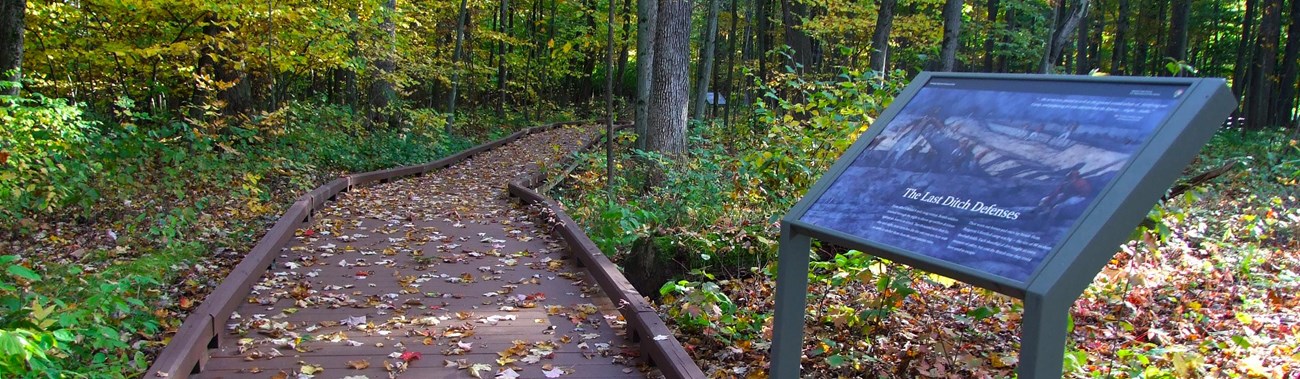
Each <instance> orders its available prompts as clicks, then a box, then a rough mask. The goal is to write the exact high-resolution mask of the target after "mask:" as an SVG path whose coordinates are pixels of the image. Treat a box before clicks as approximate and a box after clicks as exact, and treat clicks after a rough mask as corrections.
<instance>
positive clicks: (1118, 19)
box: [1110, 0, 1129, 75]
mask: <svg viewBox="0 0 1300 379" xmlns="http://www.w3.org/2000/svg"><path fill="white" fill-rule="evenodd" d="M1128 2H1129V0H1119V13H1117V14H1116V16H1115V40H1114V41H1115V42H1114V47H1112V48H1111V56H1110V71H1111V72H1112V73H1115V74H1119V75H1123V74H1124V71H1125V70H1124V66H1125V64H1126V63H1128V62H1126V60H1125V56H1126V55H1128V19H1129V14H1128V13H1129V4H1128Z"/></svg>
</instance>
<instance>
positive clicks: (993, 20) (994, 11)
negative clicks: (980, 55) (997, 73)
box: [984, 0, 1000, 72]
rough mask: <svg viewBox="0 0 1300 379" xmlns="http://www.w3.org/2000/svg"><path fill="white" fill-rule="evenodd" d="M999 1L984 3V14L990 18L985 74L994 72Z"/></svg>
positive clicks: (989, 0) (985, 42)
mask: <svg viewBox="0 0 1300 379" xmlns="http://www.w3.org/2000/svg"><path fill="white" fill-rule="evenodd" d="M999 6H1000V5H999V2H998V0H987V1H985V3H984V14H985V17H986V18H988V23H989V34H988V35H987V36H985V37H984V72H993V47H994V46H995V45H996V43H995V42H997V38H996V37H995V36H996V34H994V33H993V32H992V31H993V27H995V26H997V24H998V7H999Z"/></svg>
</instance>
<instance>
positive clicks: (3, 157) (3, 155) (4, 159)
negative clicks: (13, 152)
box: [0, 151, 9, 166]
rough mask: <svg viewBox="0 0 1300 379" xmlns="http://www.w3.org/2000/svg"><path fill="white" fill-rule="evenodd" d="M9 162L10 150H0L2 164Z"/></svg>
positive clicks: (0, 164)
mask: <svg viewBox="0 0 1300 379" xmlns="http://www.w3.org/2000/svg"><path fill="white" fill-rule="evenodd" d="M8 162H9V152H8V151H0V166H4V164H5V163H8Z"/></svg>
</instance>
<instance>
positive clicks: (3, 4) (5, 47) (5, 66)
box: [0, 0, 27, 96]
mask: <svg viewBox="0 0 1300 379" xmlns="http://www.w3.org/2000/svg"><path fill="white" fill-rule="evenodd" d="M26 19H27V0H0V81H8V82H18V81H20V80H22V78H23V74H22V67H23V32H24V30H25V29H26V28H27V23H26ZM18 89H19V86H18V85H13V86H10V87H0V94H5V95H10V96H18Z"/></svg>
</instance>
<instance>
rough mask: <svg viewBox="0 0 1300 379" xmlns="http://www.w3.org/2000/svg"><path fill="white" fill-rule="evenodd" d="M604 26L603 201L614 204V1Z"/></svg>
mask: <svg viewBox="0 0 1300 379" xmlns="http://www.w3.org/2000/svg"><path fill="white" fill-rule="evenodd" d="M606 12H607V13H606V20H607V25H605V32H606V34H605V190H606V191H605V201H607V202H609V203H610V204H614V21H615V19H614V0H609V6H608V7H606ZM624 25H626V24H624Z"/></svg>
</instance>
